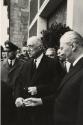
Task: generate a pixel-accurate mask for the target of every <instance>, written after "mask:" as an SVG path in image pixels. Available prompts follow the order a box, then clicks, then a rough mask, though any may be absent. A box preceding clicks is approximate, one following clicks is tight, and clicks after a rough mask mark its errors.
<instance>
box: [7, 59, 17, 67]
mask: <svg viewBox="0 0 83 125" xmlns="http://www.w3.org/2000/svg"><path fill="white" fill-rule="evenodd" d="M15 60H16V59H12V66H13V65H14V63H15ZM10 62H11V59H8V64H10Z"/></svg>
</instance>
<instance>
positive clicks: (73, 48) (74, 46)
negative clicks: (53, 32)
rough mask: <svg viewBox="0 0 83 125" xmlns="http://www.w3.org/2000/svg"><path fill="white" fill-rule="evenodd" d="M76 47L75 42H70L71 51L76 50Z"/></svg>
mask: <svg viewBox="0 0 83 125" xmlns="http://www.w3.org/2000/svg"><path fill="white" fill-rule="evenodd" d="M76 49H77V45H76V43H72V51H73V52H74V51H76Z"/></svg>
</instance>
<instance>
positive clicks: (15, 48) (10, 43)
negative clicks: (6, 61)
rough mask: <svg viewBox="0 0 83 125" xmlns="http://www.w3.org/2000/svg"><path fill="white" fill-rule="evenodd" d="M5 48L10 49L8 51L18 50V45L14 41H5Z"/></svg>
mask: <svg viewBox="0 0 83 125" xmlns="http://www.w3.org/2000/svg"><path fill="white" fill-rule="evenodd" d="M5 48H6V50H5V51H8V52H9V51H16V50H17V49H18V47H17V46H16V45H15V44H13V43H12V42H10V41H8V40H7V41H6V42H5Z"/></svg>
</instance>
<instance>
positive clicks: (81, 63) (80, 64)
mask: <svg viewBox="0 0 83 125" xmlns="http://www.w3.org/2000/svg"><path fill="white" fill-rule="evenodd" d="M81 68H83V58H81V59H80V60H79V62H78V63H77V64H76V65H75V67H73V68H72V69H71V71H70V72H69V73H68V74H67V75H66V76H65V77H64V79H63V81H62V83H61V84H60V86H59V88H58V90H59V89H61V88H62V87H63V86H64V85H65V84H66V83H67V81H68V80H69V79H71V77H73V76H74V75H76V74H77V73H78V72H79V70H80V69H81Z"/></svg>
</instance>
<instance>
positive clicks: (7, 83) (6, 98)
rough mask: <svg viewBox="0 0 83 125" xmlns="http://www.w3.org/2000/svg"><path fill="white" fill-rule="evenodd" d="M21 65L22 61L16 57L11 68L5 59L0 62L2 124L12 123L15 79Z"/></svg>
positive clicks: (13, 117)
mask: <svg viewBox="0 0 83 125" xmlns="http://www.w3.org/2000/svg"><path fill="white" fill-rule="evenodd" d="M22 66H23V62H20V61H19V60H18V59H16V61H15V64H14V66H13V67H12V68H10V67H9V64H8V61H7V59H5V60H4V61H3V62H2V64H1V120H2V121H1V122H2V125H10V124H14V121H15V116H16V113H15V112H16V109H15V101H14V89H15V81H16V79H17V77H18V74H19V72H20V71H21V68H22Z"/></svg>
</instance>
